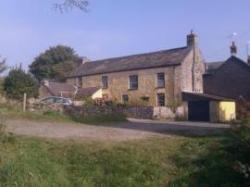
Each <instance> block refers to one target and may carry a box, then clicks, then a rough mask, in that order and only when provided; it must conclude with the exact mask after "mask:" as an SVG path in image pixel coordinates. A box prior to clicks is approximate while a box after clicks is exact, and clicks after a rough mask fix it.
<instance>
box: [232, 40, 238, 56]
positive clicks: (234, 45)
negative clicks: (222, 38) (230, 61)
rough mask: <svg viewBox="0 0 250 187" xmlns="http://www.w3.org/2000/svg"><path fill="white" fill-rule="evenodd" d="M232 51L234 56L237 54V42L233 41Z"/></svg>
mask: <svg viewBox="0 0 250 187" xmlns="http://www.w3.org/2000/svg"><path fill="white" fill-rule="evenodd" d="M230 52H231V55H232V56H235V55H236V54H237V46H236V44H235V42H232V45H231V47H230Z"/></svg>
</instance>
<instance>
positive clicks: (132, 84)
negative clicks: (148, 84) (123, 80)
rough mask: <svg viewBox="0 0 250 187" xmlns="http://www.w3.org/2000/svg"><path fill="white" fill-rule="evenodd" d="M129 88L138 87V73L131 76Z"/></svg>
mask: <svg viewBox="0 0 250 187" xmlns="http://www.w3.org/2000/svg"><path fill="white" fill-rule="evenodd" d="M129 88H130V89H138V76H137V75H131V76H129Z"/></svg>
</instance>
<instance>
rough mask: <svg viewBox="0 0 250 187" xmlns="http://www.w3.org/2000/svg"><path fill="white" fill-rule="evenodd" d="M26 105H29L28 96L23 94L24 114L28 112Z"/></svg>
mask: <svg viewBox="0 0 250 187" xmlns="http://www.w3.org/2000/svg"><path fill="white" fill-rule="evenodd" d="M26 103H27V94H26V93H24V94H23V112H25V111H26Z"/></svg>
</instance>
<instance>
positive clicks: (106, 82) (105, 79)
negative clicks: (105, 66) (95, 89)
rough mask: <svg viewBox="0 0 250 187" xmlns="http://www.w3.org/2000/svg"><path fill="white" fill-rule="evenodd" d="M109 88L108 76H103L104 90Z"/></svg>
mask: <svg viewBox="0 0 250 187" xmlns="http://www.w3.org/2000/svg"><path fill="white" fill-rule="evenodd" d="M108 86H109V83H108V76H102V88H103V89H107V88H108Z"/></svg>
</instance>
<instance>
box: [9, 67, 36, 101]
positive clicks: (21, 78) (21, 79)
mask: <svg viewBox="0 0 250 187" xmlns="http://www.w3.org/2000/svg"><path fill="white" fill-rule="evenodd" d="M38 87H39V84H38V82H37V81H36V80H35V79H34V78H33V76H32V75H31V74H28V73H25V71H23V70H22V69H13V70H11V71H10V72H9V75H8V76H7V77H6V79H5V80H4V91H5V92H6V95H7V97H8V98H11V99H17V100H21V99H22V98H23V94H24V93H27V97H28V98H31V97H37V96H38Z"/></svg>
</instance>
